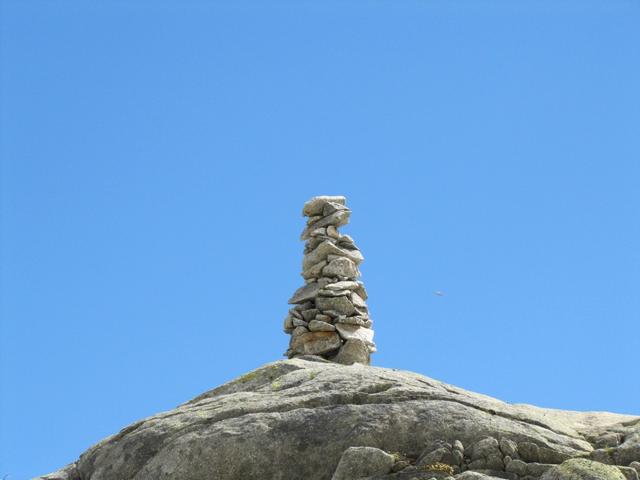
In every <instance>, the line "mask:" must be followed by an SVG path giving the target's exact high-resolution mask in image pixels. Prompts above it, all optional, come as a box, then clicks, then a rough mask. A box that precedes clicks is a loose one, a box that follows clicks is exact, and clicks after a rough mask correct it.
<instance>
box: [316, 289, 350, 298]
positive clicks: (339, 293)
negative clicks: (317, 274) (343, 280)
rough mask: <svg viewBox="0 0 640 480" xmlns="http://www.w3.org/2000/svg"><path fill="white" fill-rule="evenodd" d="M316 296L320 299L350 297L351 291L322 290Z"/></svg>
mask: <svg viewBox="0 0 640 480" xmlns="http://www.w3.org/2000/svg"><path fill="white" fill-rule="evenodd" d="M318 295H320V296H321V297H350V296H351V290H327V289H326V288H323V289H321V290H319V291H318Z"/></svg>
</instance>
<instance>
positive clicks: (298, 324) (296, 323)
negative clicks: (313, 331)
mask: <svg viewBox="0 0 640 480" xmlns="http://www.w3.org/2000/svg"><path fill="white" fill-rule="evenodd" d="M308 325H309V322H306V321H305V320H303V319H301V318H294V319H293V326H294V327H306V326H308Z"/></svg>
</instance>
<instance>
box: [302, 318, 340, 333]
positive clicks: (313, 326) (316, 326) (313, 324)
mask: <svg viewBox="0 0 640 480" xmlns="http://www.w3.org/2000/svg"><path fill="white" fill-rule="evenodd" d="M309 330H311V331H312V332H335V331H336V327H335V326H334V325H332V324H330V323H327V322H321V321H319V320H311V321H310V322H309Z"/></svg>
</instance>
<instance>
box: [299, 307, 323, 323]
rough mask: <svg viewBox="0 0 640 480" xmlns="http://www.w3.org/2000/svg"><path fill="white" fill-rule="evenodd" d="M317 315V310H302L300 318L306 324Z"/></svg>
mask: <svg viewBox="0 0 640 480" xmlns="http://www.w3.org/2000/svg"><path fill="white" fill-rule="evenodd" d="M318 313H320V312H319V310H318V309H317V308H310V309H309V310H303V312H302V318H304V319H305V320H306V321H307V322H310V321H311V320H313V319H314V318H316V315H317V314H318Z"/></svg>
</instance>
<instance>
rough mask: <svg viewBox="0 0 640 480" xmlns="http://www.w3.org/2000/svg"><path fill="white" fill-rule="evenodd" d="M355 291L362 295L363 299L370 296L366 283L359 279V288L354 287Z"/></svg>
mask: <svg viewBox="0 0 640 480" xmlns="http://www.w3.org/2000/svg"><path fill="white" fill-rule="evenodd" d="M354 292H356V293H357V294H358V295H360V297H362V299H363V300H366V299H367V298H369V295H368V294H367V290H366V289H365V288H364V283H362V282H360V281H358V288H356V289H354Z"/></svg>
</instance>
